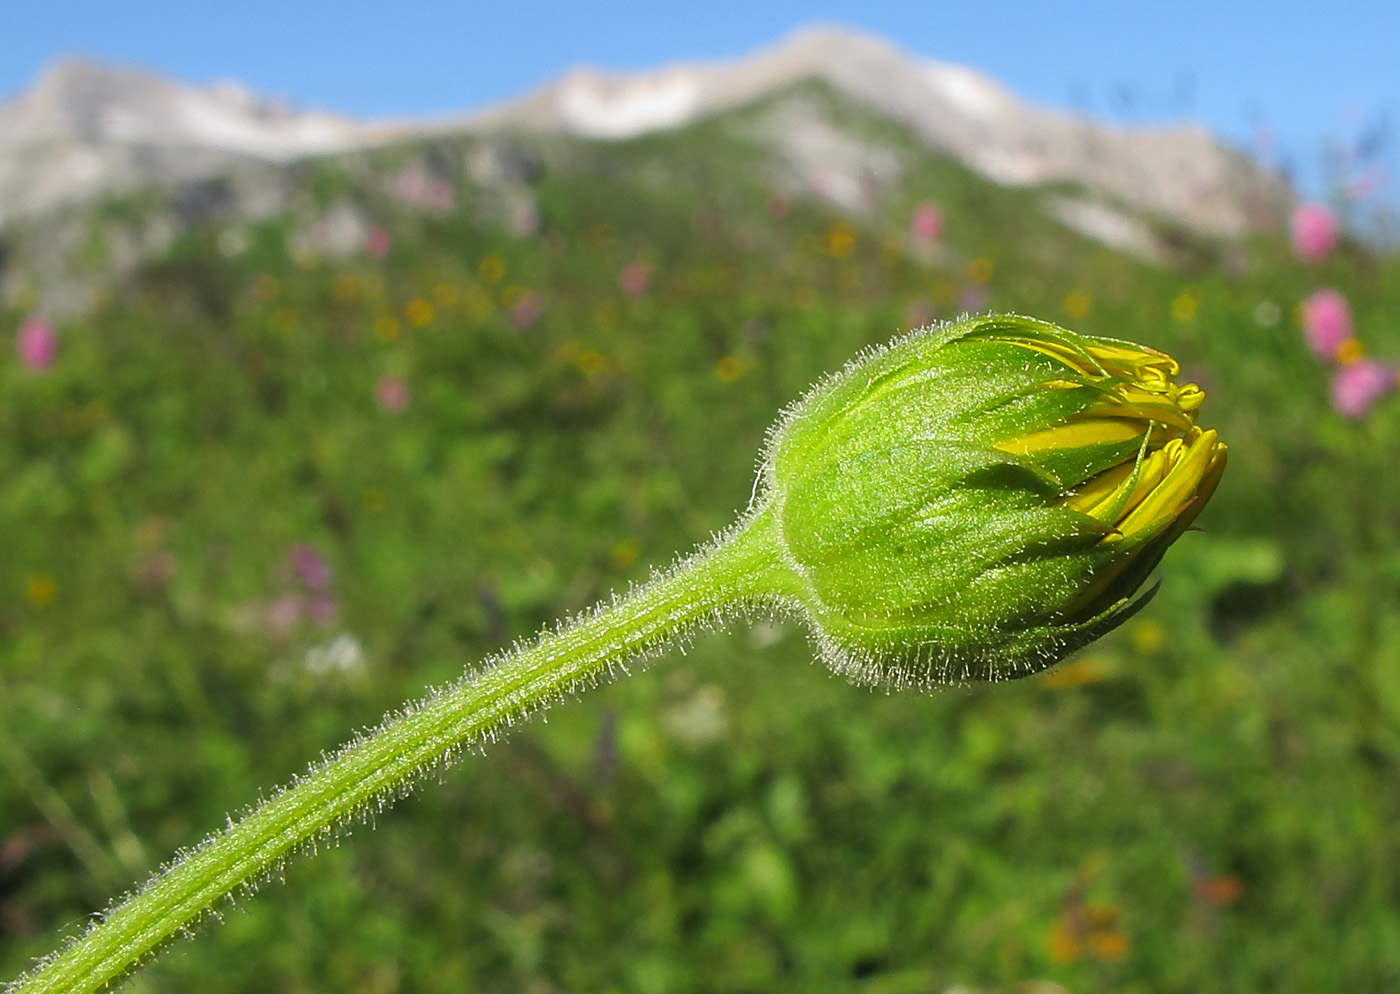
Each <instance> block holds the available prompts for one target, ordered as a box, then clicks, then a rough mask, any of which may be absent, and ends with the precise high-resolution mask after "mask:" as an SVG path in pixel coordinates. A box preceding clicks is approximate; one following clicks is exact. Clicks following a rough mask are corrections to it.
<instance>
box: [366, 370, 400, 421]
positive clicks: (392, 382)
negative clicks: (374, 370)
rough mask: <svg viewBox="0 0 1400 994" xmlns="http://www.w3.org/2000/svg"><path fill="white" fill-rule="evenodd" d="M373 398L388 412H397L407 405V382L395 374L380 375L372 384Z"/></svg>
mask: <svg viewBox="0 0 1400 994" xmlns="http://www.w3.org/2000/svg"><path fill="white" fill-rule="evenodd" d="M374 399H375V400H377V401H379V406H380V407H382V408H383V409H384V410H386V411H388V412H389V413H390V414H398V413H400V412H401V411H403V410H405V409H406V408H407V407H408V384H406V383H404V381H403V380H401V379H399V378H398V377H397V376H389V375H387V374H386V375H384V376H381V377H380V378H379V382H378V383H376V384H375V385H374Z"/></svg>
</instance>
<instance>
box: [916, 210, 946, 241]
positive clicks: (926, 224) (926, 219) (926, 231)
mask: <svg viewBox="0 0 1400 994" xmlns="http://www.w3.org/2000/svg"><path fill="white" fill-rule="evenodd" d="M909 233H910V234H911V235H912V236H913V237H914V241H916V242H919V243H920V244H923V245H930V244H932V243H934V242H936V241H938V238H939V236H940V235H942V234H943V212H942V211H940V210H939V209H938V206H937V205H936V204H920V205H919V206H918V207H916V208H914V216H913V218H912V219H910V221H909Z"/></svg>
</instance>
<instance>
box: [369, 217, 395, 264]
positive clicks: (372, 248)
mask: <svg viewBox="0 0 1400 994" xmlns="http://www.w3.org/2000/svg"><path fill="white" fill-rule="evenodd" d="M393 243H394V240H393V238H392V237H391V236H390V234H389V229H388V228H386V227H384V226H383V225H378V224H376V225H375V226H374V227H373V228H370V229H369V231H368V232H367V233H366V234H365V254H366V255H368V256H369V257H370V258H371V259H382V258H384V257H385V256H386V255H388V254H389V248H390V246H391V245H393Z"/></svg>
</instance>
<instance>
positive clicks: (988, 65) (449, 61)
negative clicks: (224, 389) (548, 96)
mask: <svg viewBox="0 0 1400 994" xmlns="http://www.w3.org/2000/svg"><path fill="white" fill-rule="evenodd" d="M814 21H823V22H827V23H838V24H844V25H847V26H851V27H855V28H860V29H864V30H867V31H871V32H874V33H876V34H880V35H883V36H885V37H887V38H889V39H890V40H892V41H894V42H895V43H896V44H898V45H900V46H901V47H903V48H905V49H907V50H909V51H912V52H915V53H917V54H919V55H923V56H926V57H929V58H934V59H939V60H943V61H948V62H958V63H963V64H966V65H970V66H973V67H975V68H977V69H979V70H981V71H983V72H985V73H987V74H989V75H991V76H993V77H995V78H996V79H998V80H1000V81H1001V82H1002V83H1004V84H1005V85H1007V86H1008V87H1010V88H1011V89H1012V90H1013V91H1015V92H1016V93H1018V94H1020V95H1021V96H1023V97H1025V98H1028V99H1030V100H1033V101H1035V102H1037V103H1041V104H1048V105H1053V106H1060V107H1066V108H1071V109H1078V110H1083V111H1087V112H1090V113H1093V114H1095V115H1097V116H1100V117H1104V118H1108V119H1112V120H1118V121H1130V122H1153V121H1162V120H1168V119H1180V118H1192V119H1195V120H1199V121H1201V122H1203V123H1205V124H1206V125H1207V126H1208V127H1210V128H1211V129H1212V130H1213V131H1215V132H1216V133H1217V134H1220V135H1222V136H1224V137H1226V138H1228V139H1230V140H1232V141H1234V142H1235V143H1236V144H1240V145H1249V144H1250V143H1251V141H1252V140H1253V136H1254V135H1255V133H1256V131H1257V130H1258V128H1259V127H1260V126H1261V125H1263V126H1267V127H1268V128H1269V129H1271V130H1272V131H1273V132H1275V133H1276V134H1277V135H1278V136H1279V147H1280V148H1281V149H1282V150H1283V152H1284V153H1285V154H1287V155H1288V156H1289V158H1290V159H1291V160H1292V161H1293V163H1294V164H1295V166H1296V167H1297V168H1299V170H1300V175H1301V177H1302V179H1303V180H1304V182H1305V183H1306V184H1307V185H1309V186H1314V187H1315V186H1316V185H1317V183H1318V182H1319V177H1320V176H1321V169H1320V168H1319V161H1320V159H1321V154H1320V150H1321V148H1322V147H1323V143H1324V142H1325V141H1328V140H1331V141H1333V142H1343V143H1346V142H1355V141H1356V140H1357V139H1358V138H1362V137H1364V136H1366V135H1368V134H1369V135H1370V136H1371V137H1372V138H1375V137H1376V136H1377V135H1380V136H1381V137H1382V138H1383V141H1384V143H1385V145H1386V149H1387V151H1386V155H1385V159H1386V161H1387V162H1388V163H1390V164H1394V163H1395V162H1396V161H1397V156H1396V149H1395V145H1396V144H1397V141H1400V135H1393V134H1391V135H1389V136H1387V135H1386V132H1385V128H1386V127H1387V126H1388V127H1389V128H1391V129H1394V128H1396V127H1400V44H1398V43H1397V42H1398V41H1400V6H1397V5H1396V4H1395V3H1394V0H1389V2H1382V0H1377V2H1358V3H1351V4H1348V3H1317V2H1312V3H1288V2H1283V0H1276V2H1273V3H1263V2H1240V3H1230V2H1228V0H1226V2H1220V0H1217V2H1214V3H1206V2H1196V0H1178V2H1176V3H1165V2H1137V3H1115V4H1109V3H1099V4H1093V3H1079V4H1068V3H1057V2H1049V0H1042V2H1029V0H1027V2H1005V3H997V2H992V0H988V2H985V3H977V4H973V3H962V4H951V3H936V2H923V3H917V2H908V0H906V2H880V0H870V2H866V3H842V2H833V0H815V2H812V0H809V2H806V3H800V4H799V3H795V2H791V0H711V2H708V3H703V4H701V3H675V2H673V3H665V2H643V0H594V2H591V3H584V2H569V3H565V2H559V0H497V2H494V3H481V2H475V0H472V2H459V3H449V2H439V0H434V2H424V3H416V4H414V3H392V4H391V3H388V2H364V0H346V2H342V3H338V4H333V3H326V2H315V3H296V2H294V0H292V2H283V3H279V2H275V0H245V2H242V3H238V4H234V3H227V2H225V3H208V2H200V0H186V2H183V3H177V2H174V0H122V2H112V0H105V2H94V0H88V2H79V0H49V2H43V0H4V2H3V3H0V97H8V96H11V95H13V94H15V93H17V92H19V91H20V90H22V89H24V88H25V87H26V86H28V85H29V84H30V83H31V81H32V80H33V78H34V77H35V76H36V75H37V74H38V73H39V72H40V71H41V69H42V67H43V66H44V65H45V64H46V63H48V62H49V61H50V60H52V59H53V58H55V57H57V56H59V55H63V54H73V53H80V54H85V55H88V56H93V57H97V58H100V59H103V60H106V61H110V62H117V63H125V64H132V65H139V66H144V67H148V68H153V69H158V70H160V71H162V72H165V73H168V74H170V75H172V76H175V77H177V78H179V79H182V80H185V81H189V82H196V83H205V82H212V81H215V80H220V79H237V80H240V81H242V82H244V83H246V84H248V85H249V86H251V87H252V88H253V89H255V90H258V91H262V92H267V93H270V94H273V95H277V96H280V97H283V98H286V99H289V100H291V101H293V102H294V103H297V104H299V105H303V106H311V107H318V108H324V109H329V110H337V111H341V112H345V113H349V114H353V115H357V116H401V115H417V114H434V113H442V112H449V111H460V110H465V109H469V108H473V107H479V106H483V105H486V104H489V103H492V102H495V101H499V100H504V99H507V98H509V97H511V96H514V95H516V94H519V93H522V92H524V91H526V90H528V89H529V88H531V87H533V86H536V85H538V84H540V83H542V82H544V81H545V80H547V79H549V78H550V77H552V76H554V75H556V74H558V73H560V72H561V71H563V70H565V69H567V68H569V67H572V66H575V65H580V64H588V65H594V66H599V67H603V68H612V69H645V68H652V67H655V66H658V65H661V64H663V63H666V62H669V61H674V60H678V59H703V58H722V57H732V56H737V55H741V54H744V53H746V52H749V51H752V50H753V49H756V48H759V47H762V46H764V45H767V44H770V43H772V42H773V41H775V40H777V39H778V38H779V37H781V36H782V35H783V34H785V33H787V32H788V31H791V30H792V29H794V28H796V27H798V26H800V25H803V24H809V23H812V22H814ZM1387 122H1388V124H1387ZM1395 189H1396V181H1395V180H1394V179H1391V180H1390V181H1389V192H1390V194H1391V195H1392V198H1393V194H1394V191H1395Z"/></svg>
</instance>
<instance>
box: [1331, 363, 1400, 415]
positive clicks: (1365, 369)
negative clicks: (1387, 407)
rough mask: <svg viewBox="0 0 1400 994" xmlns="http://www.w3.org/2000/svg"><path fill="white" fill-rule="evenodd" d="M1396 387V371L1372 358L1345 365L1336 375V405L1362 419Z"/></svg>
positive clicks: (1343, 413) (1334, 383)
mask: <svg viewBox="0 0 1400 994" xmlns="http://www.w3.org/2000/svg"><path fill="white" fill-rule="evenodd" d="M1394 387H1395V370H1393V369H1391V368H1390V367H1388V366H1385V365H1382V364H1381V363H1379V362H1373V361H1372V360H1370V359H1362V360H1360V361H1358V362H1354V363H1352V364H1351V365H1349V366H1342V367H1341V368H1339V369H1338V370H1337V372H1336V373H1335V374H1333V376H1332V407H1333V408H1334V409H1335V410H1336V411H1337V413H1338V414H1341V415H1343V416H1345V417H1348V418H1359V417H1361V416H1362V415H1364V414H1365V413H1366V412H1367V411H1368V410H1370V408H1371V405H1372V404H1374V403H1375V402H1376V401H1377V400H1378V399H1379V398H1381V397H1382V396H1384V395H1385V394H1386V393H1387V392H1389V391H1390V390H1391V389H1393V388H1394Z"/></svg>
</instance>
